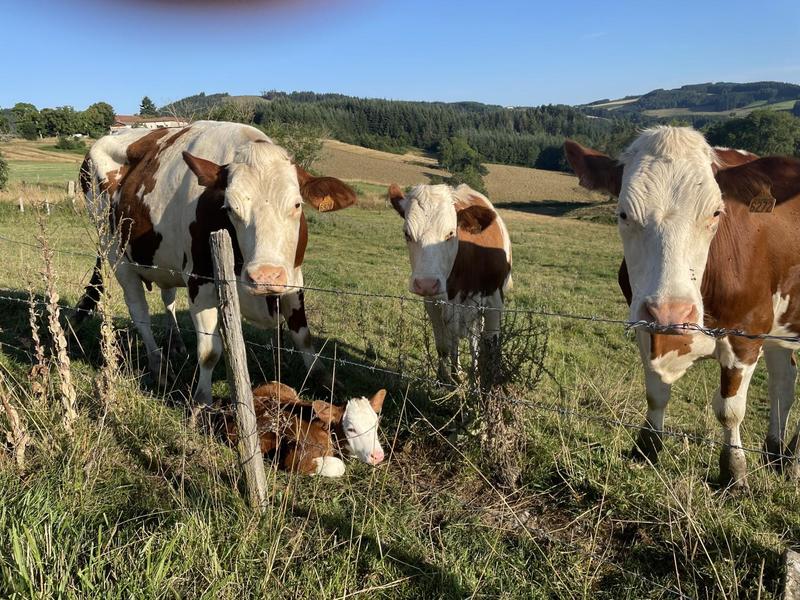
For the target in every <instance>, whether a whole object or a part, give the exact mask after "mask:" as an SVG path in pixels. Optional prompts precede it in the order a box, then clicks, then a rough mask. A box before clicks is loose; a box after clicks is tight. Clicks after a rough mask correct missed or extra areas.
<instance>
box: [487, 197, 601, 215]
mask: <svg viewBox="0 0 800 600" xmlns="http://www.w3.org/2000/svg"><path fill="white" fill-rule="evenodd" d="M594 204H596V203H595V202H569V201H561V200H542V201H541V202H495V203H494V207H495V208H501V209H504V210H516V211H519V212H524V213H529V214H534V215H543V216H546V217H563V216H565V215H567V214H568V213H570V212H572V211H574V210H577V209H580V208H587V207H589V206H593V205H594Z"/></svg>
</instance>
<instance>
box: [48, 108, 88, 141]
mask: <svg viewBox="0 0 800 600" xmlns="http://www.w3.org/2000/svg"><path fill="white" fill-rule="evenodd" d="M39 114H40V116H41V125H42V132H43V134H44V135H47V136H64V135H72V134H73V133H80V126H81V122H80V113H78V112H76V111H75V109H74V108H72V107H71V106H58V107H56V108H43V109H42V111H41V112H40V113H39Z"/></svg>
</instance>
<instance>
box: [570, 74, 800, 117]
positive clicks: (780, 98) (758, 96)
mask: <svg viewBox="0 0 800 600" xmlns="http://www.w3.org/2000/svg"><path fill="white" fill-rule="evenodd" d="M798 100H800V85H795V84H792V83H781V82H777V81H758V82H752V83H725V82H721V83H699V84H691V85H684V86H681V87H679V88H674V89H670V90H665V89H657V90H652V91H650V92H648V93H646V94H642V95H640V96H626V97H624V98H619V99H617V100H609V99H604V100H597V101H595V102H590V103H589V104H585V105H583V106H581V107H579V108H582V109H584V110H586V111H587V112H590V113H591V114H595V115H599V114H607V115H612V114H613V115H615V116H625V115H635V114H638V115H642V116H645V117H653V118H671V117H677V116H681V115H690V116H731V115H733V116H744V115H747V114H749V113H750V112H752V111H753V110H757V109H771V110H792V108H793V107H794V105H795V102H797V101H798Z"/></svg>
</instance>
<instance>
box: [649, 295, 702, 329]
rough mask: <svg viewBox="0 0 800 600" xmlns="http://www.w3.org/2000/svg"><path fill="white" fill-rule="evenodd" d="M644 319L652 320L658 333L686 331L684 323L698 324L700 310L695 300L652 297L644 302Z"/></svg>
mask: <svg viewBox="0 0 800 600" xmlns="http://www.w3.org/2000/svg"><path fill="white" fill-rule="evenodd" d="M642 312H643V313H645V314H643V315H642V316H643V320H645V321H650V322H652V323H653V324H654V325H656V327H657V328H658V333H686V328H685V327H683V326H684V325H697V324H698V320H699V316H700V315H699V312H698V310H697V306H696V305H695V303H694V302H692V301H690V300H685V299H682V298H663V299H661V298H659V299H656V298H650V299H647V300H646V301H645V303H644V311H642Z"/></svg>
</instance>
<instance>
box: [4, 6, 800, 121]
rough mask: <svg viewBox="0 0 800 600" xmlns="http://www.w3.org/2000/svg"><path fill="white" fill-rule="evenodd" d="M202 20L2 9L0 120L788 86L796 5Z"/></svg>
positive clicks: (233, 13)
mask: <svg viewBox="0 0 800 600" xmlns="http://www.w3.org/2000/svg"><path fill="white" fill-rule="evenodd" d="M211 2H212V0H208V3H211ZM215 4H216V6H220V5H224V6H227V7H228V8H226V9H220V8H214V7H209V6H208V5H206V6H205V7H203V8H201V7H198V6H196V5H195V4H194V3H193V2H191V1H190V0H177V1H173V2H171V3H170V2H168V1H167V0H162V3H160V4H159V3H157V2H153V1H152V0H151V1H149V2H147V1H144V2H142V1H139V2H136V1H133V0H26V1H24V2H15V1H14V0H0V10H1V11H2V14H3V19H2V20H3V27H2V33H1V34H0V106H6V107H7V106H10V105H12V104H14V103H15V102H18V101H27V102H32V103H34V104H36V105H37V106H39V107H40V108H41V107H43V106H57V105H65V104H68V105H72V106H74V107H75V108H78V109H82V108H85V107H86V105H88V104H90V103H91V102H94V101H98V100H105V101H107V102H110V103H111V104H112V105H113V106H114V107H115V108H116V110H117V112H118V113H123V114H126V113H133V112H135V111H136V110H138V104H139V100H140V99H141V97H142V96H143V95H145V94H146V95H149V96H150V97H151V98H152V99H153V100H154V101H155V102H156V104H158V105H162V104H164V103H166V102H169V101H171V100H176V99H179V98H181V97H184V96H187V95H190V94H193V93H196V92H200V91H205V92H206V93H213V92H219V91H228V92H230V93H232V94H258V93H259V92H260V91H261V90H265V89H279V90H286V91H292V90H313V91H318V92H341V93H345V94H353V95H358V96H369V97H380V98H400V99H413V100H444V101H455V100H478V101H482V102H490V103H496V104H503V105H537V104H543V103H567V104H577V103H581V102H588V101H591V100H596V99H600V98H606V97H619V96H623V95H626V94H633V93H638V92H644V91H649V90H651V89H653V88H658V87H663V88H669V87H676V86H678V85H682V84H685V83H698V82H703V81H756V80H778V81H788V82H793V83H800V43H798V42H799V41H800V2H797V0H778V1H769V2H758V3H754V2H752V1H750V2H740V1H738V0H729V1H726V2H724V3H722V2H719V3H717V2H714V3H711V2H697V1H695V2H682V1H674V2H669V3H666V2H657V3H656V2H647V1H644V2H642V1H639V2H616V1H612V2H580V1H577V0H573V1H572V2H548V3H546V4H543V3H538V2H532V1H527V2H526V1H516V0H514V1H504V0H496V1H494V2H477V1H473V0H462V1H449V0H447V1H437V0H403V1H399V0H394V1H390V0H339V1H338V2H332V1H325V0H315V1H308V2H298V1H297V0H294V1H291V0H284V2H283V4H282V5H280V6H279V7H278V8H275V7H274V6H273V5H272V4H265V3H258V2H250V3H247V2H245V3H242V2H241V0H225V1H223V2H216V3H215ZM169 5H171V7H170V6H169ZM176 5H177V7H176ZM286 5H291V7H288V8H287V6H286Z"/></svg>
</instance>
